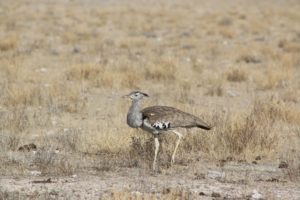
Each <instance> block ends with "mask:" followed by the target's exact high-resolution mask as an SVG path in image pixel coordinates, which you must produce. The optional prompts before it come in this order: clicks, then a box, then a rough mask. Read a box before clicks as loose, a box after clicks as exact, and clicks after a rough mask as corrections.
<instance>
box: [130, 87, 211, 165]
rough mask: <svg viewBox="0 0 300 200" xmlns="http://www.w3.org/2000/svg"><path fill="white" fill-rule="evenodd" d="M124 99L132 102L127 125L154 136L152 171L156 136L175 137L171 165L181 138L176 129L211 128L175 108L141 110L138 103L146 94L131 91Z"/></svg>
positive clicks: (157, 145) (155, 153) (157, 141)
mask: <svg viewBox="0 0 300 200" xmlns="http://www.w3.org/2000/svg"><path fill="white" fill-rule="evenodd" d="M124 97H129V98H130V99H131V100H132V104H131V106H130V108H129V111H128V113H127V124H128V125H129V126H130V127H132V128H141V129H143V130H145V131H148V132H150V133H152V134H153V136H154V143H155V152H154V160H153V166H152V167H153V170H155V169H156V159H157V154H158V150H159V140H158V136H159V135H160V134H161V133H163V132H166V131H172V132H173V133H175V134H176V135H177V141H176V144H175V149H174V152H173V154H172V159H171V164H173V163H174V162H175V155H176V151H177V148H178V145H179V143H180V140H181V138H182V134H181V133H179V132H178V131H177V130H176V128H193V127H197V128H201V129H205V130H210V129H211V126H209V125H208V124H207V123H205V122H204V121H202V120H201V119H199V118H198V117H196V116H194V115H191V114H189V113H186V112H183V111H181V110H178V109H176V108H172V107H167V106H151V107H147V108H144V109H141V107H140V101H141V100H142V99H143V98H144V97H148V94H146V93H143V92H140V91H133V92H131V93H130V94H128V95H125V96H124Z"/></svg>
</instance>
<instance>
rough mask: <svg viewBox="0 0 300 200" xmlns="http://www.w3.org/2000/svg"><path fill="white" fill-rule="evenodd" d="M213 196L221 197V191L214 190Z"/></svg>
mask: <svg viewBox="0 0 300 200" xmlns="http://www.w3.org/2000/svg"><path fill="white" fill-rule="evenodd" d="M211 197H221V195H220V193H217V192H213V193H212V194H211Z"/></svg>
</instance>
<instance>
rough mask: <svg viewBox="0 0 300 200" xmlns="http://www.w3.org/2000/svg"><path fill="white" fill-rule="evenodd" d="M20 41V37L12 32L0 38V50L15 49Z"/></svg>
mask: <svg viewBox="0 0 300 200" xmlns="http://www.w3.org/2000/svg"><path fill="white" fill-rule="evenodd" d="M18 43H19V37H18V36H17V35H16V34H14V33H10V34H8V35H7V36H5V37H1V38H0V51H8V50H14V49H15V48H16V47H17V45H18Z"/></svg>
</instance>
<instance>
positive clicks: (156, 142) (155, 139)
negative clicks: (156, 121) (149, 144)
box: [152, 135, 159, 170]
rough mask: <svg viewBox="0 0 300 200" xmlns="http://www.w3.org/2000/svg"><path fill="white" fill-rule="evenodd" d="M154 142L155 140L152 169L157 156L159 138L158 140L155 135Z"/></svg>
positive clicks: (154, 168) (154, 166)
mask: <svg viewBox="0 0 300 200" xmlns="http://www.w3.org/2000/svg"><path fill="white" fill-rule="evenodd" d="M154 142H155V154H154V161H153V166H152V168H153V170H156V158H157V154H158V149H159V140H158V136H157V135H155V136H154Z"/></svg>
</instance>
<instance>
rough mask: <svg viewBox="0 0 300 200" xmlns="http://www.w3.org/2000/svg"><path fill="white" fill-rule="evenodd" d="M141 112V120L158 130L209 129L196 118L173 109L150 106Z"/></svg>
mask: <svg viewBox="0 0 300 200" xmlns="http://www.w3.org/2000/svg"><path fill="white" fill-rule="evenodd" d="M141 112H142V114H143V120H147V121H148V122H149V123H150V124H151V125H152V126H153V127H154V128H156V129H160V130H168V129H171V128H177V127H184V128H192V127H199V128H203V129H206V130H209V129H210V126H209V125H208V124H206V123H205V122H204V121H202V120H201V119H199V118H198V117H196V116H194V115H192V114H189V113H186V112H183V111H181V110H178V109H176V108H173V107H168V106H151V107H147V108H144V109H143V110H142V111H141Z"/></svg>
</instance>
